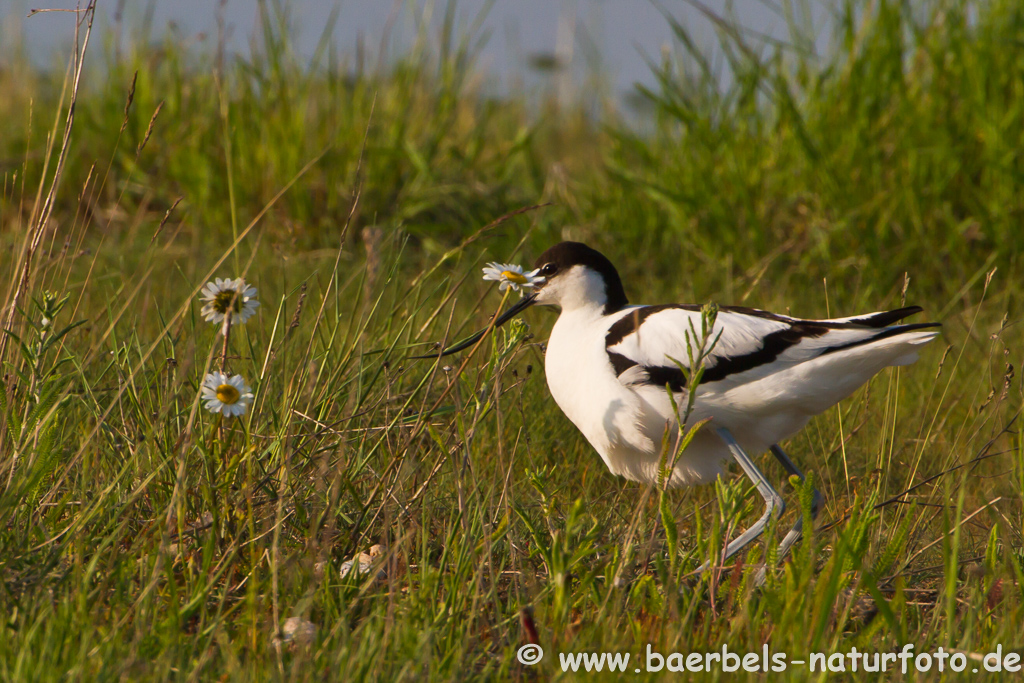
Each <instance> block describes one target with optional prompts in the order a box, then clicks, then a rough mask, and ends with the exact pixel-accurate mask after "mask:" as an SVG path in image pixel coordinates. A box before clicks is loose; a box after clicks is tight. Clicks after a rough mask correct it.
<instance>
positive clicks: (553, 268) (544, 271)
mask: <svg viewBox="0 0 1024 683" xmlns="http://www.w3.org/2000/svg"><path fill="white" fill-rule="evenodd" d="M556 272H558V266H557V265H555V264H554V263H546V264H544V267H543V268H541V269H540V274H541V275H544V276H548V275H554V274H555V273H556Z"/></svg>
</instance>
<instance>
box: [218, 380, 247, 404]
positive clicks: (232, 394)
mask: <svg viewBox="0 0 1024 683" xmlns="http://www.w3.org/2000/svg"><path fill="white" fill-rule="evenodd" d="M241 397H242V395H241V394H240V393H238V389H237V388H236V387H235V385H233V384H221V385H220V386H219V387H217V400H218V401H220V402H221V403H223V404H225V405H229V406H230V405H233V404H235V403H238V399H240V398H241Z"/></svg>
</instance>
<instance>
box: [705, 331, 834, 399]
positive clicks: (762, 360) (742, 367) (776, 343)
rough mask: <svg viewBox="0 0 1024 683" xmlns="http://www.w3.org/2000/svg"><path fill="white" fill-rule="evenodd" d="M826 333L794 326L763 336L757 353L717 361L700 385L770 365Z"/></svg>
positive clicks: (707, 371)
mask: <svg viewBox="0 0 1024 683" xmlns="http://www.w3.org/2000/svg"><path fill="white" fill-rule="evenodd" d="M827 331H828V330H827V329H825V328H822V327H818V326H816V325H801V324H796V325H792V326H791V327H787V328H786V329H784V330H779V331H778V332H772V333H771V334H769V335H766V336H765V338H764V340H763V341H762V342H761V348H760V349H758V350H757V351H752V352H751V353H745V354H743V355H742V356H726V357H724V358H719V359H717V360H716V361H715V364H714V365H713V366H712V367H710V368H706V369H705V370H704V376H703V377H701V380H700V381H701V384H708V383H709V382H719V381H721V380H723V379H725V378H726V377H728V376H729V375H735V374H738V373H741V372H746V371H747V370H753V369H754V368H756V367H758V366H761V365H765V364H766V363H771V362H772V361H774V360H775V359H776V358H778V357H779V356H780V355H782V354H783V353H784V352H785V351H786V350H787V349H789V348H791V347H793V346H796V345H797V344H799V343H800V342H801V341H803V340H804V339H812V338H814V337H820V336H821V335H823V334H825V333H826V332H827Z"/></svg>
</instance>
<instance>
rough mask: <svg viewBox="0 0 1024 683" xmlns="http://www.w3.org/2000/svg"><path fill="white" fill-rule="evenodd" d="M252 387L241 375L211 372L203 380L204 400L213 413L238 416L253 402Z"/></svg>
mask: <svg viewBox="0 0 1024 683" xmlns="http://www.w3.org/2000/svg"><path fill="white" fill-rule="evenodd" d="M252 398H253V396H252V388H251V387H249V385H247V384H246V383H245V380H244V379H243V378H242V376H241V375H235V376H234V377H228V376H227V375H225V374H224V373H223V372H211V373H210V374H209V375H207V376H206V379H205V380H203V387H202V400H203V401H204V402H205V403H206V409H207V410H209V411H210V412H211V413H223V414H225V415H227V416H228V417H237V416H239V415H241V414H243V413H244V412H245V411H246V410H248V408H249V406H250V405H251V404H252Z"/></svg>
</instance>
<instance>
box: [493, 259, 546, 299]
mask: <svg viewBox="0 0 1024 683" xmlns="http://www.w3.org/2000/svg"><path fill="white" fill-rule="evenodd" d="M484 279H485V280H495V281H497V282H500V283H501V284H500V285H498V289H499V290H500V291H502V292H504V291H505V290H506V289H508V288H509V287H511V288H512V289H514V290H515V291H517V292H519V294H520V296H522V293H523V292H522V290H521V289H520V287H522V288H523V289H533V288H534V287H536V286H537V285H538V284H539V283H541V282H544V276H542V275H537V271H536V270H531V271H530V272H528V273H527V272H524V271H523V267H522V266H520V265H517V264H515V263H488V264H487V267H486V268H484Z"/></svg>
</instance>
